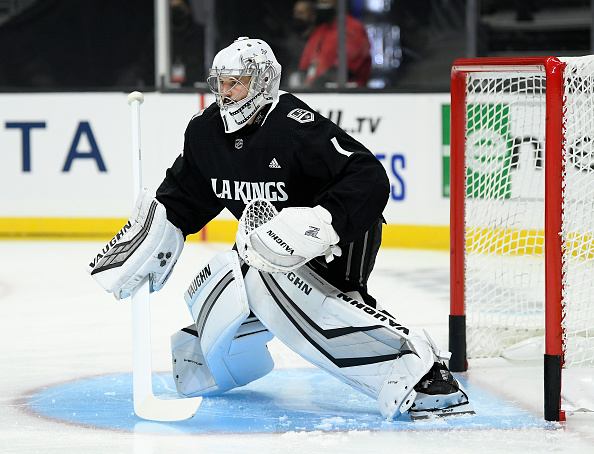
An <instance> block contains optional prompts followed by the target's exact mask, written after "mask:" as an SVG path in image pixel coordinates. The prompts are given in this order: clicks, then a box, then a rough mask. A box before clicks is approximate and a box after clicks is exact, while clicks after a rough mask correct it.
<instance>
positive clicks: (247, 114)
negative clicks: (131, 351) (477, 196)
mask: <svg viewBox="0 0 594 454" xmlns="http://www.w3.org/2000/svg"><path fill="white" fill-rule="evenodd" d="M280 76H281V66H280V65H279V63H278V62H277V60H276V58H275V56H274V53H273V51H272V49H271V48H270V46H269V45H268V44H267V43H265V42H264V41H262V40H260V39H249V38H239V39H237V40H236V41H235V42H233V43H232V44H231V45H229V46H228V47H226V48H224V49H223V50H221V51H220V52H219V53H218V54H217V55H216V56H215V58H214V61H213V64H212V68H211V70H210V74H209V78H208V83H209V86H210V89H211V91H212V92H213V93H214V95H215V102H214V103H213V104H212V105H210V106H208V107H207V108H205V109H204V110H202V111H200V112H199V113H198V114H197V115H195V116H194V117H193V118H192V119H191V120H190V122H189V124H188V126H187V128H186V132H185V137H184V148H183V152H182V153H181V154H180V155H179V156H178V157H177V159H176V160H175V161H174V162H173V165H172V166H171V168H169V169H168V170H167V172H166V175H165V179H164V180H163V182H162V183H161V185H160V186H159V188H158V189H157V191H156V194H155V196H154V197H153V196H152V195H151V194H150V193H149V192H148V191H146V190H145V191H143V192H142V193H141V195H140V197H139V198H138V200H137V203H136V206H135V209H134V212H133V214H132V217H131V218H130V220H129V222H128V223H127V224H126V226H125V227H124V228H123V229H122V230H121V231H120V232H118V234H117V235H116V236H115V237H114V238H113V240H112V241H111V242H110V243H109V244H108V245H106V247H105V248H103V250H102V251H101V252H100V253H99V254H97V255H96V257H95V258H94V259H93V261H92V262H91V264H90V265H89V266H88V271H89V272H90V274H91V275H92V276H93V277H94V278H95V279H96V280H97V281H98V282H99V283H100V284H101V285H102V286H103V288H104V289H105V290H107V291H108V292H110V293H113V294H114V295H115V296H116V297H117V298H125V297H127V296H129V295H130V293H131V291H132V289H134V287H135V286H136V285H137V284H138V282H140V281H141V280H142V279H143V278H144V277H146V276H147V275H148V276H150V281H151V289H152V290H153V291H157V290H159V289H160V288H162V287H163V285H164V284H165V283H166V281H167V278H168V277H169V275H170V274H171V272H172V271H173V267H174V265H175V262H176V260H177V258H178V257H179V255H180V254H181V252H182V249H183V244H184V240H185V237H186V236H187V235H190V234H192V233H195V232H198V231H199V230H200V229H202V228H203V227H204V226H205V225H206V224H207V223H208V222H209V221H210V220H211V219H213V218H214V217H216V216H217V215H218V214H219V213H220V212H221V211H222V210H223V209H225V208H226V209H227V210H228V211H230V212H231V213H232V214H233V215H234V216H235V217H236V218H237V219H238V220H239V227H238V231H237V235H236V244H235V246H234V247H233V249H232V250H229V251H227V252H224V253H221V254H219V255H217V256H215V257H213V258H212V259H211V260H210V261H209V262H208V263H206V264H199V265H197V270H198V272H197V274H196V277H195V278H194V279H193V281H192V282H191V283H189V285H188V289H187V291H186V292H185V295H184V298H185V302H186V304H187V306H188V308H189V310H190V313H191V314H192V317H193V320H194V324H192V325H191V326H189V327H186V328H183V329H181V330H180V331H179V332H177V333H175V334H174V335H173V336H172V338H171V339H172V355H173V368H174V371H173V375H174V379H175V383H176V386H177V391H178V392H179V394H180V395H182V396H212V395H216V394H220V393H223V392H225V391H228V390H231V389H233V388H236V387H239V386H244V385H246V384H247V383H250V382H252V381H254V380H257V379H259V378H261V377H263V376H265V375H266V374H268V373H269V372H270V371H271V370H272V369H273V367H274V363H273V359H272V357H271V355H270V353H269V351H268V348H267V343H268V342H269V341H270V340H271V339H273V338H274V337H275V336H276V337H278V339H280V340H281V341H282V342H283V343H284V344H286V345H287V346H288V347H289V348H291V349H292V350H293V351H295V352H296V353H297V354H299V355H301V356H302V357H303V358H305V359H306V360H308V361H309V362H311V363H312V364H314V365H316V366H317V367H319V368H321V369H323V370H325V371H327V372H328V373H330V374H332V375H333V376H335V377H336V378H338V379H340V380H342V381H343V382H345V383H347V384H349V385H350V386H352V387H353V388H355V389H357V390H359V391H360V392H362V393H364V394H366V395H368V396H371V397H372V398H374V399H377V402H378V406H379V411H380V413H381V415H382V416H383V417H384V418H387V419H392V418H398V417H399V416H400V415H401V414H403V413H405V412H408V413H409V414H410V415H411V417H412V418H413V419H417V418H424V417H428V416H431V415H439V416H444V415H452V414H461V413H473V410H472V406H471V404H470V403H469V400H468V395H467V393H466V391H465V390H464V388H463V387H462V386H461V385H460V383H459V382H458V381H457V380H456V379H455V378H454V377H453V376H452V374H451V373H450V372H449V370H448V368H447V366H446V363H445V361H446V360H447V359H448V358H449V354H448V353H447V352H441V351H439V349H438V348H437V347H436V345H435V344H434V343H433V341H431V339H430V338H429V336H428V335H427V334H426V333H425V335H424V336H423V335H419V334H417V333H414V332H413V331H411V330H410V329H408V328H407V327H406V326H403V325H401V324H399V323H398V322H397V320H396V319H395V318H394V317H393V316H392V315H390V314H389V313H387V312H386V311H384V310H382V309H381V308H380V307H379V306H378V304H377V302H376V301H375V299H374V298H373V297H372V296H371V295H370V293H369V292H368V288H367V281H368V278H369V276H370V273H371V272H372V269H373V265H374V262H375V257H376V254H377V252H378V250H379V247H380V243H381V231H382V224H383V217H382V212H383V210H384V208H385V205H386V203H387V201H388V197H389V191H390V186H389V181H388V177H387V175H386V172H385V170H384V168H383V166H382V165H381V163H380V162H379V161H378V160H377V159H376V158H375V156H374V155H373V154H372V153H371V152H370V151H369V150H368V149H367V148H365V147H364V146H363V145H362V144H361V143H359V142H358V141H357V140H355V139H353V138H352V137H351V136H349V135H348V134H347V133H345V131H343V130H342V129H340V128H339V127H338V126H336V125H335V124H334V123H332V122H331V121H329V120H328V119H326V118H324V117H323V116H322V115H320V114H319V113H318V112H316V111H315V110H314V109H312V108H311V107H310V106H308V105H307V104H305V103H304V102H302V101H301V100H300V99H298V98H297V97H295V96H294V95H292V94H290V93H286V92H282V91H279V83H280Z"/></svg>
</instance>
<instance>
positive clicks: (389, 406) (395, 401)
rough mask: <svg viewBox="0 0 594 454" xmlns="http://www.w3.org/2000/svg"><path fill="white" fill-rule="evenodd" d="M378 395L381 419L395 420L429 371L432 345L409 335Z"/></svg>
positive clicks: (411, 403) (431, 360)
mask: <svg viewBox="0 0 594 454" xmlns="http://www.w3.org/2000/svg"><path fill="white" fill-rule="evenodd" d="M401 352H402V357H400V358H398V359H396V360H395V361H394V364H393V365H392V369H391V370H390V372H389V374H388V376H387V377H386V378H385V380H384V383H383V384H382V387H381V389H380V392H379V394H378V396H377V401H378V405H379V408H380V412H381V414H382V416H383V417H384V418H386V419H394V418H398V417H399V416H400V415H401V414H402V413H404V412H406V411H408V409H409V408H410V407H411V406H412V405H413V403H414V401H415V397H416V395H417V392H416V391H415V390H414V386H415V385H416V384H417V383H418V382H419V380H421V378H423V376H424V375H425V374H426V373H427V372H429V370H430V369H431V367H432V366H433V363H434V361H435V359H436V357H435V356H434V354H433V350H432V349H431V346H430V345H429V343H428V342H427V341H425V339H423V338H421V337H420V336H415V335H412V336H411V338H410V339H409V340H408V341H407V343H406V344H405V345H404V346H403V347H402V350H401Z"/></svg>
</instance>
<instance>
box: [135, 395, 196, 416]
mask: <svg viewBox="0 0 594 454" xmlns="http://www.w3.org/2000/svg"><path fill="white" fill-rule="evenodd" d="M201 403H202V397H188V398H184V399H159V398H157V397H155V395H153V394H147V395H146V396H144V397H143V398H141V399H137V398H134V412H135V413H136V415H137V416H138V417H139V418H142V419H148V420H150V421H182V420H184V419H190V418H192V417H193V416H194V415H195V414H196V412H197V411H198V409H199V408H200V404H201Z"/></svg>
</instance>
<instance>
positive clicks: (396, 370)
mask: <svg viewBox="0 0 594 454" xmlns="http://www.w3.org/2000/svg"><path fill="white" fill-rule="evenodd" d="M245 284H246V292H247V295H248V299H249V302H250V307H251V308H252V310H253V312H254V313H255V314H256V316H257V317H258V318H259V319H260V320H261V321H262V323H264V325H265V326H266V327H267V328H268V329H269V330H270V331H272V333H274V334H275V335H276V336H277V337H278V338H279V339H280V340H281V341H283V343H285V345H287V346H288V347H289V348H291V349H292V350H293V351H295V352H296V353H298V354H299V355H301V356H302V357H303V358H305V359H306V360H308V361H309V362H311V363H313V364H315V365H316V366H318V367H320V368H321V369H323V370H325V371H327V372H329V373H330V374H332V375H334V376H335V377H336V378H338V379H340V380H342V381H343V382H345V383H347V384H349V385H351V386H353V387H354V388H355V389H357V390H359V391H361V392H363V393H365V394H367V395H368V396H371V397H374V398H376V399H378V403H379V405H380V411H381V413H382V415H384V416H385V417H387V418H389V417H397V416H398V415H400V413H401V412H402V411H406V408H407V405H408V406H410V405H412V403H413V400H414V395H411V396H410V399H407V397H408V395H409V394H410V393H412V392H413V391H414V390H413V387H414V385H415V384H416V383H417V382H418V381H419V380H420V378H421V377H422V376H423V375H424V374H425V373H426V372H427V371H428V370H429V369H430V368H431V366H432V365H433V362H434V355H433V352H432V350H431V347H430V346H429V344H428V343H427V341H425V340H424V339H423V338H421V337H420V336H419V335H417V334H415V333H413V332H411V331H410V330H409V329H408V328H406V327H404V326H402V325H400V324H399V323H397V322H396V320H395V319H394V318H393V317H391V316H390V315H388V314H385V313H382V312H381V311H380V310H378V309H374V308H372V307H370V306H368V305H366V304H365V303H363V302H362V301H360V300H358V299H357V298H356V297H353V296H354V295H351V294H349V295H346V294H343V293H341V292H340V291H339V290H338V289H336V288H335V287H333V286H331V285H330V284H328V283H327V282H325V281H324V280H323V279H321V278H320V277H319V276H317V274H315V273H314V272H313V271H312V270H311V269H309V268H307V267H302V268H300V269H299V270H296V271H294V272H289V273H286V274H274V275H272V274H268V273H264V272H258V271H257V270H255V269H252V268H250V270H249V271H248V273H247V274H246V276H245Z"/></svg>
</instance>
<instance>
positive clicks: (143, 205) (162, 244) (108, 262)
mask: <svg viewBox="0 0 594 454" xmlns="http://www.w3.org/2000/svg"><path fill="white" fill-rule="evenodd" d="M183 247H184V236H183V234H182V232H181V230H180V229H178V228H177V227H175V226H174V225H173V224H172V223H171V222H169V221H168V220H167V213H166V210H165V207H164V206H163V205H162V204H161V203H160V202H159V201H158V200H157V199H155V198H154V197H152V196H151V195H150V194H149V193H148V191H147V190H146V189H143V190H142V191H140V194H139V195H138V199H137V200H136V204H135V206H134V210H133V211H132V216H131V217H130V219H129V220H128V222H127V223H126V225H124V227H122V229H121V230H120V231H119V232H118V233H117V234H116V235H115V236H114V237H113V238H112V239H111V240H110V241H109V243H107V244H106V245H105V246H104V247H103V249H101V251H99V252H98V253H97V254H96V255H95V257H94V258H93V260H92V261H91V262H90V263H89V265H88V266H87V272H88V273H89V274H90V275H91V276H92V277H93V278H94V279H95V280H96V281H97V282H98V283H99V285H101V287H103V288H104V289H105V290H106V291H107V292H109V293H113V294H114V296H115V297H116V298H117V299H120V298H126V297H128V296H130V293H131V292H132V290H133V289H134V288H135V287H136V286H137V285H138V284H139V283H140V281H141V280H142V279H143V278H144V277H145V276H147V275H149V276H150V279H151V280H150V282H151V291H158V290H160V289H161V288H162V287H163V285H165V282H167V279H168V278H169V276H170V275H171V272H172V271H173V267H174V266H175V263H176V262H177V259H178V258H179V256H180V254H181V252H182V250H183Z"/></svg>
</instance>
